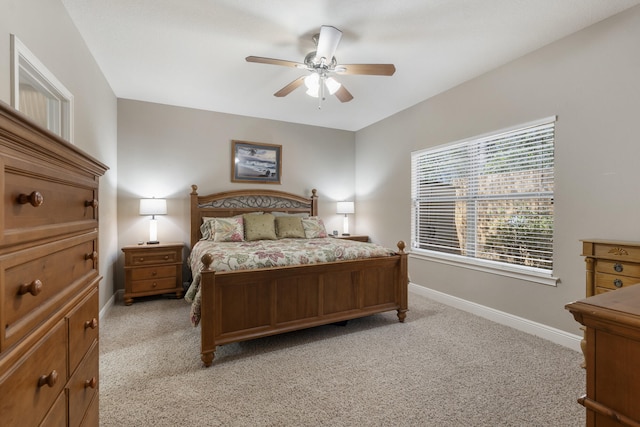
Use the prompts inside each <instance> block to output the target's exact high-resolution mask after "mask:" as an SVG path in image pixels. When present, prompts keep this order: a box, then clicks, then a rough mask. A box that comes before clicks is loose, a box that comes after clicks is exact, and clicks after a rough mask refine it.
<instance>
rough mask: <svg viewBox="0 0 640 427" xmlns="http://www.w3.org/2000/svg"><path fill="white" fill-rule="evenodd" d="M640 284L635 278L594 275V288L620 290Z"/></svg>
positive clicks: (639, 280)
mask: <svg viewBox="0 0 640 427" xmlns="http://www.w3.org/2000/svg"><path fill="white" fill-rule="evenodd" d="M636 283H640V279H639V278H637V277H625V276H621V275H616V274H604V273H596V283H595V285H596V288H605V289H611V290H615V289H620V288H624V287H627V286H631V285H635V284H636Z"/></svg>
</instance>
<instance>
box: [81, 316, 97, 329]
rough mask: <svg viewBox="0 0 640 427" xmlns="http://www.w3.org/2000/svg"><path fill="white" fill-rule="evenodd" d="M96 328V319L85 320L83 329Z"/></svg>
mask: <svg viewBox="0 0 640 427" xmlns="http://www.w3.org/2000/svg"><path fill="white" fill-rule="evenodd" d="M97 327H98V319H96V318H95V317H94V318H93V319H91V320H85V322H84V328H85V329H89V328H91V329H95V328H97Z"/></svg>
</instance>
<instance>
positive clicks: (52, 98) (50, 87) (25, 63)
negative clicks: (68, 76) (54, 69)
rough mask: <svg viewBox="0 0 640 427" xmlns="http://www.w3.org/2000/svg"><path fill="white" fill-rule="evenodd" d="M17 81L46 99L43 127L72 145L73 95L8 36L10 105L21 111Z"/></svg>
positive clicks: (14, 37) (33, 56)
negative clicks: (27, 85)
mask: <svg viewBox="0 0 640 427" xmlns="http://www.w3.org/2000/svg"><path fill="white" fill-rule="evenodd" d="M21 82H28V83H29V85H30V86H32V87H33V88H34V89H36V90H37V92H38V93H40V94H42V95H43V96H44V97H45V98H46V99H47V105H48V106H47V114H46V116H47V126H45V127H46V128H47V129H48V130H50V131H51V132H53V133H55V134H56V135H58V136H60V137H61V138H64V139H65V140H67V141H68V142H70V143H71V144H73V114H74V106H73V104H74V99H73V94H72V93H71V92H70V91H69V90H68V89H67V88H66V87H65V86H64V85H63V84H62V83H61V82H60V81H59V80H58V79H57V78H56V77H55V76H54V75H53V73H51V71H49V70H48V69H47V67H45V66H44V64H42V62H40V60H38V58H37V57H36V56H35V55H34V54H33V53H32V52H31V51H30V50H29V49H28V48H27V47H26V45H25V44H24V43H22V42H21V41H20V39H18V37H17V36H16V35H15V34H11V105H12V106H13V107H14V108H15V109H16V110H18V111H21V112H23V111H22V110H20V83H21ZM23 114H25V113H24V112H23ZM26 115H27V116H29V115H28V114H26Z"/></svg>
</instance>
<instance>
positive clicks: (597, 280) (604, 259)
mask: <svg viewBox="0 0 640 427" xmlns="http://www.w3.org/2000/svg"><path fill="white" fill-rule="evenodd" d="M582 256H584V257H585V262H586V268H587V277H586V285H587V288H586V292H585V293H586V296H587V297H590V296H592V295H598V294H601V293H604V292H609V291H613V290H616V289H620V288H624V287H627V286H631V285H634V284H636V283H640V242H623V241H611V240H583V241H582Z"/></svg>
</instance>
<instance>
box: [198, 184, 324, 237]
mask: <svg viewBox="0 0 640 427" xmlns="http://www.w3.org/2000/svg"><path fill="white" fill-rule="evenodd" d="M191 189H192V191H191V247H193V245H194V244H195V243H196V242H197V241H198V240H200V238H201V237H202V236H201V234H200V225H202V218H204V217H229V216H234V215H241V214H243V213H248V212H255V211H261V212H287V213H308V214H309V215H311V216H315V215H318V196H317V191H316V190H315V189H313V190H311V196H310V197H304V196H298V195H296V194H292V193H287V192H284V191H277V190H260V189H252V190H237V191H225V192H222V193H214V194H209V195H206V196H199V195H198V186H197V185H192V186H191Z"/></svg>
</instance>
